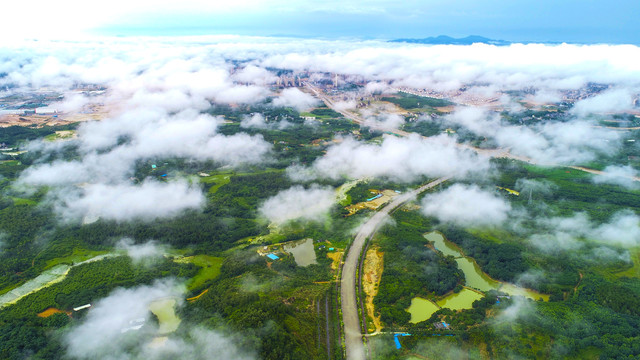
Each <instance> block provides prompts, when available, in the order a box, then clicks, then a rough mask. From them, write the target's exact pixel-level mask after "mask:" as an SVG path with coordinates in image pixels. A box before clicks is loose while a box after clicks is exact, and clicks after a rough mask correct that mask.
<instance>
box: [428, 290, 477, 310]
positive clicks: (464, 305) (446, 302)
mask: <svg viewBox="0 0 640 360" xmlns="http://www.w3.org/2000/svg"><path fill="white" fill-rule="evenodd" d="M483 297H484V295H483V294H480V293H478V292H476V291H473V290H470V289H467V288H464V289H462V290H460V292H459V293H457V294H456V293H453V294H451V295H449V296H447V297H445V298H444V299H442V300H438V305H439V306H440V307H442V308H447V309H451V310H462V309H471V307H472V305H473V302H474V301H476V300H480V299H482V298H483Z"/></svg>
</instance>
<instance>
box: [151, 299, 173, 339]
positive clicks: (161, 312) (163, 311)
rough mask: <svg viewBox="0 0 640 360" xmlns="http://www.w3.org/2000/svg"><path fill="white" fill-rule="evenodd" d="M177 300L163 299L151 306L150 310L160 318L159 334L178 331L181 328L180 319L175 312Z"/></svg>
mask: <svg viewBox="0 0 640 360" xmlns="http://www.w3.org/2000/svg"><path fill="white" fill-rule="evenodd" d="M175 306H176V299H161V300H156V301H154V302H152V303H151V304H149V310H150V311H151V312H152V313H153V314H154V315H155V316H157V317H158V323H159V325H160V327H159V328H158V333H159V334H168V333H172V332H174V331H176V330H177V329H178V326H180V318H179V317H178V316H177V315H176V312H175Z"/></svg>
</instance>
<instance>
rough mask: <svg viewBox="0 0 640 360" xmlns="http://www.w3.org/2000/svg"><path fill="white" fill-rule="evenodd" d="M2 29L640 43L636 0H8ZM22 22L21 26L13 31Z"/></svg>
mask: <svg viewBox="0 0 640 360" xmlns="http://www.w3.org/2000/svg"><path fill="white" fill-rule="evenodd" d="M3 12H4V13H5V14H13V13H14V14H28V16H27V15H25V16H7V17H5V18H4V19H3V21H2V24H0V30H1V32H0V34H3V35H0V37H2V38H5V39H6V38H15V37H16V36H26V37H31V38H44V37H73V36H81V35H125V36H126V35H210V34H238V35H257V36H292V37H320V38H329V39H334V38H358V39H393V38H402V37H410V38H423V37H427V36H437V35H442V34H445V35H450V36H454V37H463V36H467V35H481V36H486V37H490V38H493V39H502V40H510V41H536V42H546V41H549V42H579V43H632V44H638V43H640V41H639V40H638V36H637V34H639V33H640V22H637V21H636V19H635V15H636V14H638V13H640V2H638V1H635V0H611V1H600V0H563V1H554V0H516V1H509V2H507V1H498V0H485V1H477V0H457V1H444V0H427V1H418V0H406V1H391V0H369V1H360V0H328V1H321V2H320V1H315V0H296V1H286V0H267V1H265V0H235V1H226V0H224V1H223V0H183V1H169V0H113V1H109V2H101V3H100V2H98V3H96V2H87V1H84V0H59V1H55V2H51V1H47V2H45V1H41V0H25V1H12V2H10V3H7V4H3ZM16 29H19V31H16Z"/></svg>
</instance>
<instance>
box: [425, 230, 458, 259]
mask: <svg viewBox="0 0 640 360" xmlns="http://www.w3.org/2000/svg"><path fill="white" fill-rule="evenodd" d="M423 236H424V238H425V239H427V240H429V241H431V242H433V243H434V247H435V248H436V250H438V251H440V252H442V253H443V254H444V256H449V255H451V256H453V257H456V258H457V257H461V256H462V254H461V253H460V251H459V250H458V248H457V247H456V246H455V245H453V244H452V243H451V241H447V240H445V238H444V236H443V235H442V234H440V233H439V232H437V231H432V232H430V233H426V234H424V235H423Z"/></svg>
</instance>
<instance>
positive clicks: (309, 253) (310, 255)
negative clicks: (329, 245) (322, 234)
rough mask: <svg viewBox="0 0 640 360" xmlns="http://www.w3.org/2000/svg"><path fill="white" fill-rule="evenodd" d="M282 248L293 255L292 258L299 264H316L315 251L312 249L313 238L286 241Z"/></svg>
mask: <svg viewBox="0 0 640 360" xmlns="http://www.w3.org/2000/svg"><path fill="white" fill-rule="evenodd" d="M283 248H284V251H286V252H289V253H291V254H292V255H293V259H294V260H295V261H296V264H297V265H299V266H307V265H311V264H317V262H316V251H315V250H314V249H313V239H304V240H298V241H291V242H288V243H286V244H285V245H284V246H283Z"/></svg>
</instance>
